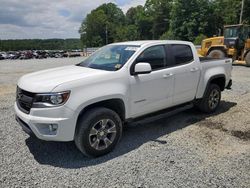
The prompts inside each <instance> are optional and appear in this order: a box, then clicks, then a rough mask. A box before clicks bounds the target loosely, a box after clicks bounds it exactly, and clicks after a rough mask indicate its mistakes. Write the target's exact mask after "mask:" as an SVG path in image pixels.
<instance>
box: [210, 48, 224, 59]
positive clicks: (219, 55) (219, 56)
mask: <svg viewBox="0 0 250 188" xmlns="http://www.w3.org/2000/svg"><path fill="white" fill-rule="evenodd" d="M208 57H212V58H216V59H223V58H225V57H226V54H225V53H224V52H223V51H222V50H218V49H215V50H211V51H210V52H209V54H208Z"/></svg>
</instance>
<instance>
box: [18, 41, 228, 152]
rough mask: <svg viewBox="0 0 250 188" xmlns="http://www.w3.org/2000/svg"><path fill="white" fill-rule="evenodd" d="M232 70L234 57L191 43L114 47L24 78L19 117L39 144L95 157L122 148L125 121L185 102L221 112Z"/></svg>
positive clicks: (199, 107) (127, 43)
mask: <svg viewBox="0 0 250 188" xmlns="http://www.w3.org/2000/svg"><path fill="white" fill-rule="evenodd" d="M231 71H232V60H231V59H223V60H216V59H207V58H205V59H202V58H199V57H198V55H197V52H196V49H195V46H194V45H193V44H192V43H190V42H184V41H134V42H123V43H115V44H110V45H107V46H105V47H103V48H101V49H99V50H98V51H97V52H95V53H94V54H93V55H92V56H90V57H88V58H87V59H85V60H83V61H82V62H81V63H79V64H77V65H71V66H65V67H59V68H54V69H49V70H43V71H39V72H35V73H31V74H27V75H25V76H23V77H22V78H20V80H19V81H18V86H17V94H16V102H15V112H16V120H17V121H18V122H19V124H20V125H21V126H22V128H23V130H24V131H25V132H27V133H29V134H33V135H35V136H36V137H38V138H39V139H42V140H47V141H73V140H74V141H75V144H76V146H77V147H78V148H79V150H80V151H81V152H82V153H84V154H85V155H87V156H95V157H96V156H100V155H104V154H106V153H108V152H110V151H111V150H112V149H113V148H114V147H115V145H116V144H117V142H118V141H119V139H120V138H121V135H122V129H123V125H124V124H125V123H126V122H130V121H136V120H138V119H140V117H145V115H149V114H152V113H157V112H162V110H164V109H170V108H171V109H172V108H173V107H175V108H173V109H176V108H178V107H185V106H186V105H187V106H190V105H192V106H196V107H198V109H200V110H202V111H203V112H207V113H211V112H214V111H215V110H216V109H217V108H218V106H219V104H220V99H221V91H223V90H224V89H225V88H228V89H229V88H230V87H231V85H232V81H231ZM146 117H147V116H146Z"/></svg>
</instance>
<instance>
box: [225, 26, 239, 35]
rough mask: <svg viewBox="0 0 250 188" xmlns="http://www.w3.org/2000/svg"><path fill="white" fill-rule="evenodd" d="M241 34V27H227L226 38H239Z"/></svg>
mask: <svg viewBox="0 0 250 188" xmlns="http://www.w3.org/2000/svg"><path fill="white" fill-rule="evenodd" d="M238 36H239V27H230V28H225V32H224V37H225V38H237V37H238Z"/></svg>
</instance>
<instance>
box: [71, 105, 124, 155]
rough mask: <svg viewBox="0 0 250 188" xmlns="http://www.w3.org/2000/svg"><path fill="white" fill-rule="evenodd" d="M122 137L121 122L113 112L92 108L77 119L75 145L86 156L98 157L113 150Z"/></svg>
mask: <svg viewBox="0 0 250 188" xmlns="http://www.w3.org/2000/svg"><path fill="white" fill-rule="evenodd" d="M121 135H122V121H121V119H120V117H119V116H118V115H117V113H115V112H114V111H112V110H110V109H107V108H93V109H91V110H89V111H87V112H86V113H84V115H82V117H81V118H80V119H79V121H78V125H77V129H76V134H75V144H76V146H77V148H78V149H79V150H80V151H81V152H82V153H83V154H84V155H86V156H90V157H98V156H101V155H104V154H107V153H109V152H110V151H112V150H113V149H114V147H115V146H116V144H117V143H118V141H119V140H120V138H121Z"/></svg>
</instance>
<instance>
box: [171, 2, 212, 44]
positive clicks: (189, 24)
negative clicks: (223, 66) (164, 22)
mask: <svg viewBox="0 0 250 188" xmlns="http://www.w3.org/2000/svg"><path fill="white" fill-rule="evenodd" d="M212 12H213V11H212V10H211V7H210V1H207V0H189V1H186V0H175V1H174V3H173V7H172V11H171V22H170V30H171V32H172V33H173V36H175V38H176V39H182V40H189V41H194V40H195V38H196V37H197V36H198V35H199V34H200V33H203V34H204V33H205V34H207V32H208V31H213V30H214V29H213V25H211V20H210V16H212Z"/></svg>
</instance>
